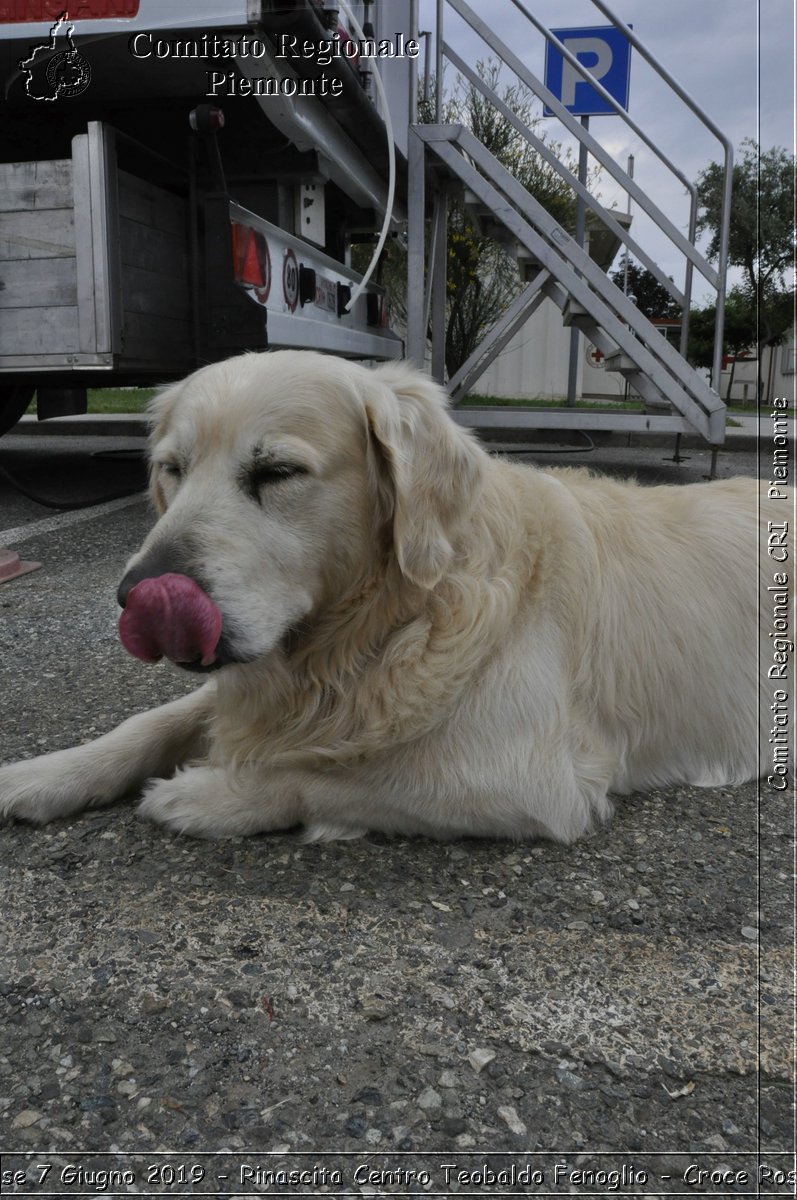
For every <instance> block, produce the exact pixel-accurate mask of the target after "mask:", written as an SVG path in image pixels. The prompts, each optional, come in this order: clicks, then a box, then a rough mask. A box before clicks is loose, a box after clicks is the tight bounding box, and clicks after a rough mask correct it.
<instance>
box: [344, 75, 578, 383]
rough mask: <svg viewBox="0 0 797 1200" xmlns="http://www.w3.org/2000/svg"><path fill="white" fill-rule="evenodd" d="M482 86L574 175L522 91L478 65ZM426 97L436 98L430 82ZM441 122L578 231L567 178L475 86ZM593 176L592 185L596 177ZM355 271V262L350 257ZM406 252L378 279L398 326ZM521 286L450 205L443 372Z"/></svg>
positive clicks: (460, 92)
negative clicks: (466, 133)
mask: <svg viewBox="0 0 797 1200" xmlns="http://www.w3.org/2000/svg"><path fill="white" fill-rule="evenodd" d="M477 70H478V73H479V75H480V76H481V78H482V79H483V80H484V81H485V83H486V84H487V85H488V86H489V87H490V88H492V89H493V90H494V91H495V92H496V93H497V94H499V95H500V97H501V99H502V100H503V102H504V103H505V104H506V105H507V106H508V107H509V108H510V109H511V110H512V111H513V112H514V113H515V114H516V115H517V116H518V117H519V119H520V120H521V121H522V122H523V123H524V124H525V125H527V126H528V127H529V128H530V129H532V130H533V132H534V133H535V134H536V136H537V137H538V138H540V140H541V141H544V142H545V144H546V146H547V147H548V148H549V149H550V150H551V152H552V153H553V154H555V155H556V157H557V158H559V159H560V161H561V162H562V163H564V165H565V167H566V168H567V170H568V171H571V172H572V173H573V174H576V172H577V170H578V164H577V162H576V160H575V158H574V157H573V155H572V154H571V152H570V151H569V150H565V149H563V147H562V146H561V144H560V143H559V142H555V141H553V140H551V139H549V138H548V137H547V136H546V134H545V131H544V130H542V129H541V126H542V118H541V117H539V116H537V115H535V110H534V104H535V101H534V99H533V97H532V95H531V93H530V92H528V91H527V90H526V89H525V88H524V87H523V86H522V85H520V84H514V85H508V86H504V87H503V88H502V87H501V85H500V80H499V73H500V72H499V67H498V65H497V64H495V63H487V64H485V63H478V64H477ZM430 93H431V95H432V96H434V81H432V88H431V89H430ZM418 119H419V121H420V122H421V123H422V124H429V123H432V122H434V121H435V113H434V104H433V102H432V101H431V100H426V101H424V99H423V97H420V98H419V103H418ZM442 120H443V122H444V123H446V124H448V123H451V124H461V125H465V126H466V127H467V128H468V129H470V130H471V131H472V133H473V134H474V135H475V136H476V137H477V138H479V140H480V141H481V142H482V143H483V144H484V145H485V146H486V148H487V149H488V150H489V151H490V152H491V153H492V154H493V155H494V156H495V157H496V158H497V159H498V161H499V162H500V163H501V164H502V165H503V166H505V167H506V168H507V169H508V170H509V171H511V172H512V174H513V175H514V176H515V178H516V179H518V180H519V181H520V182H521V183H522V184H523V186H524V187H525V188H527V190H528V191H529V192H530V193H531V195H532V196H534V198H535V199H536V200H538V201H539V203H540V204H542V205H543V207H544V208H545V209H546V210H547V211H548V212H549V213H551V215H552V216H553V217H554V218H555V219H556V220H557V221H558V222H559V223H560V224H561V225H563V226H564V227H565V228H566V229H567V230H568V231H569V232H571V233H572V232H573V230H574V226H575V209H576V205H575V196H574V193H573V190H572V188H571V187H570V184H569V183H568V181H567V177H566V176H562V175H560V174H559V173H558V172H557V171H555V170H554V168H553V167H551V166H550V164H549V163H547V162H546V161H545V159H544V158H543V156H542V155H541V154H540V153H539V151H537V150H536V149H535V148H534V147H533V146H532V145H530V143H529V142H528V141H527V140H526V139H525V138H524V137H523V135H522V134H521V133H519V132H518V131H517V130H516V129H515V128H514V126H513V125H512V124H511V122H509V121H507V120H506V118H505V117H504V116H502V114H501V113H500V112H499V111H498V109H496V108H495V107H494V106H493V104H492V103H491V102H490V101H489V100H488V99H486V98H485V97H484V96H483V95H482V94H481V92H480V91H479V89H478V88H476V87H474V86H472V85H467V86H466V85H465V84H464V82H463V81H462V80H460V81H459V83H458V84H457V85H456V87H455V88H454V89H453V92H451V93H450V94H448V95H447V96H445V98H444V102H443V111H442ZM599 173H600V171H599V169H595V170H594V171H592V172H591V173H590V182H592V181H594V180H595V179H596V178H597V176H598V175H599ZM353 258H354V262H355V265H356V264H357V262H358V261H359V257H358V256H357V255H356V254H355V255H354V256H353ZM405 271H406V254H405V252H404V250H403V248H402V247H401V246H400V244H398V243H393V245H392V246H391V248H390V249H389V251H388V252H387V253H386V254H384V255H383V256H382V260H381V262H380V274H379V278H380V281H381V282H382V283H383V284H385V285H386V286H387V287H388V289H389V291H390V293H391V296H392V304H391V307H392V315H393V318H394V320H397V322H398V323H403V322H404V320H405V319H406V287H405V283H406V277H405ZM521 287H522V279H521V276H520V272H519V270H518V266H517V263H516V262H515V260H514V259H513V258H512V256H511V255H510V254H508V253H507V251H506V249H504V248H503V247H502V246H501V245H500V244H499V243H498V242H497V241H496V240H495V238H494V237H493V236H492V233H491V230H490V229H489V227H488V226H485V227H482V222H481V221H480V219H479V218H478V217H477V216H476V215H475V214H474V213H473V212H472V211H471V210H469V209H468V208H467V207H466V206H465V205H464V204H463V203H462V202H461V201H459V200H452V201H451V202H450V205H449V220H448V263H447V283H446V290H447V314H446V315H447V325H446V369H447V371H448V374H449V376H451V375H453V374H454V373H455V372H456V371H457V370H458V369H459V367H460V366H461V365H462V363H464V362H465V360H466V359H467V358H468V356H469V355H470V354H471V352H472V351H473V350H474V349H475V347H476V346H477V345H478V344H479V342H480V341H481V340H482V338H483V337H484V336H485V334H486V333H487V332H488V331H489V330H490V329H491V328H492V326H493V325H494V324H495V323H496V322H497V321H498V320H499V319H500V317H501V316H502V314H503V313H504V311H505V310H506V308H507V307H508V305H509V304H510V303H511V302H512V300H513V299H514V297H515V296H516V295H517V294H518V292H519V291H520V289H521Z"/></svg>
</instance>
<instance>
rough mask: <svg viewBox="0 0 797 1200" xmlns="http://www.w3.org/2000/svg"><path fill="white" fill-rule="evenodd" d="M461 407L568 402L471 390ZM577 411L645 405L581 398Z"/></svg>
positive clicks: (631, 408) (633, 409) (633, 408)
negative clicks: (479, 392) (479, 393)
mask: <svg viewBox="0 0 797 1200" xmlns="http://www.w3.org/2000/svg"><path fill="white" fill-rule="evenodd" d="M458 407H460V408H548V409H551V408H554V409H555V408H567V402H566V401H565V400H564V399H556V398H553V399H552V398H551V397H549V396H532V397H531V398H529V397H527V396H522V397H521V396H480V395H478V394H477V393H476V392H471V394H470V395H469V396H466V397H465V399H464V400H462V401H461V402H460V404H459V406H458ZM575 408H576V411H591V412H618V411H622V412H644V411H645V406H644V404H642V403H641V402H635V401H630V402H628V403H625V402H618V403H616V404H611V403H603V402H602V401H599V400H579V402H578V403H577V404H576V406H575Z"/></svg>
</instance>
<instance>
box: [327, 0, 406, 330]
mask: <svg viewBox="0 0 797 1200" xmlns="http://www.w3.org/2000/svg"><path fill="white" fill-rule="evenodd" d="M340 6H341V8H342V9H343V11H344V12H345V14H346V17H347V18H348V20H349V21H350V22H351V24H352V26H353V27H354V32H355V33H356V34H357V37H358V38H360V40H361V41H365V40H366V37H365V34H364V33H363V30H362V26H361V25H360V22H359V21H358V20H357V18H356V17H355V15H354V13H353V12H352V10H351V9H350V8H349V5H348V4H347V3H346V0H340ZM372 74H373V76H374V79H375V80H376V88H377V91H378V92H379V99H380V100H381V101H382V114H383V116H384V119H385V130H386V132H387V158H388V182H387V200H386V202H385V219H384V221H383V222H382V232H381V233H380V234H379V241H378V242H377V243H376V249H375V250H374V253H373V255H372V257H371V261H370V263H369V264H368V270H367V271H366V272H365V274H364V275H363V277H362V279H361V280H360V282H359V283H358V284H357V287H356V288H355V289H354V291H353V292H352V296H351V299H350V300H349V303H348V304H347V305H346V308H345V309H344V312H351V308H352V305H353V304H354V302H355V300H358V299H359V298H360V296H361V295H362V294H363V292H364V291H365V289H366V287H367V285H368V280H369V279H370V278H371V276H372V275H373V273H374V268H375V267H376V264H377V262H378V261H379V255H380V254H381V253H382V251H383V249H384V246H385V242H386V240H387V235H388V231H389V229H390V223H391V220H392V218H393V200H394V197H395V194H396V147H395V145H394V143H393V122H392V121H391V119H390V109H389V107H388V103H387V94H386V92H385V85H384V83H383V82H382V76H381V75H380V74H379V71H378V70H377V69H376V66H374V70H373V72H372Z"/></svg>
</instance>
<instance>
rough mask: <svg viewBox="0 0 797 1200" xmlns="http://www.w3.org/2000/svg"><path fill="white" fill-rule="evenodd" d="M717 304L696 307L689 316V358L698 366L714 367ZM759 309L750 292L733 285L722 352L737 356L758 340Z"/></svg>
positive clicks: (729, 295) (726, 316) (726, 305)
mask: <svg viewBox="0 0 797 1200" xmlns="http://www.w3.org/2000/svg"><path fill="white" fill-rule="evenodd" d="M716 315H717V306H716V305H715V304H709V305H707V306H706V307H705V308H697V309H693V310H692V312H691V313H690V315H689V352H688V355H687V357H688V358H689V361H690V362H691V363H694V365H695V366H697V367H711V365H712V363H713V359H714V322H715V320H716ZM756 332H757V330H756V310H755V305H753V304H751V302H750V296H749V293H748V291H747V290H746V289H745V288H743V287H736V288H732V289H731V290H730V292H728V296H727V298H726V301H725V328H724V331H723V338H722V353H723V354H724V355H730V356H732V357H734V358H736V357H737V356H738V355H741V354H743V353H744V352H745V350H749V349H750V347H751V346H754V345H755V342H756Z"/></svg>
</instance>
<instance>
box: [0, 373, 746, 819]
mask: <svg viewBox="0 0 797 1200" xmlns="http://www.w3.org/2000/svg"><path fill="white" fill-rule="evenodd" d="M151 458H152V463H151V487H152V496H153V499H154V503H155V506H156V508H157V510H158V513H159V514H160V517H159V520H158V521H157V523H156V524H155V526H154V528H153V529H152V531H151V533H150V534H149V536H148V537H147V539H146V540H145V542H144V544H143V546H142V548H141V550H140V551H139V552H138V553H137V554H136V555H135V556H134V557H133V558H132V559H131V560H130V562H129V564H128V568H127V572H126V574H125V576H124V579H123V580H122V583H121V586H120V589H119V600H120V603H121V604H122V605H123V613H122V617H121V621H120V632H121V637H122V641H123V642H124V644H125V645H126V647H127V648H128V649H129V650H130V651H131V652H132V653H133V654H136V655H138V657H140V658H142V659H144V660H145V661H157V660H158V659H160V658H168V659H171V660H173V661H175V662H177V663H178V664H179V665H180V666H183V667H186V668H188V669H189V670H193V671H197V672H202V673H203V674H205V675H206V679H205V680H204V682H203V685H202V686H201V687H199V688H198V690H197V691H196V692H194V693H193V694H191V695H190V696H188V697H184V698H182V699H180V700H176V701H174V702H173V703H170V704H166V705H164V706H163V707H162V708H158V709H155V710H153V711H151V712H147V713H142V714H140V715H138V716H133V717H131V718H130V719H129V720H127V721H125V722H124V723H123V724H122V725H121V726H120V727H119V728H118V729H116V730H114V731H113V732H110V733H107V734H105V735H104V736H103V737H100V738H98V739H97V740H96V741H93V742H91V743H89V744H87V745H84V746H80V747H78V748H76V749H71V750H65V751H58V752H56V753H53V754H48V755H45V756H42V757H40V758H35V759H33V760H30V761H27V762H23V763H17V764H15V765H12V766H7V767H5V768H3V769H2V770H0V811H2V812H3V813H4V814H6V815H10V816H13V817H20V818H25V819H28V820H31V821H36V822H46V821H50V820H52V819H53V818H57V817H63V816H65V815H66V814H70V813H75V812H78V811H79V810H81V809H83V808H88V807H93V806H97V805H104V804H108V803H110V802H112V801H114V800H116V799H118V798H120V797H122V796H124V795H126V794H128V793H132V792H135V791H136V790H137V789H140V788H141V786H142V785H143V786H144V795H143V801H142V803H141V807H140V811H141V813H142V814H143V815H144V816H145V817H147V818H150V819H151V820H153V821H156V822H159V823H161V824H163V825H165V826H167V827H168V828H170V829H172V830H175V831H179V832H183V833H188V834H194V835H198V836H205V837H223V836H227V835H238V834H250V833H257V832H261V831H268V830H278V829H284V828H287V827H290V826H295V825H303V826H304V827H305V829H306V831H307V834H308V836H310V837H331V836H353V835H355V834H358V833H361V832H363V831H365V830H380V831H386V832H395V833H405V834H422V835H432V836H435V837H449V836H451V837H456V836H460V835H480V836H497V837H509V838H526V837H536V836H545V837H548V838H555V839H559V840H562V841H570V840H571V839H574V838H577V837H578V836H579V835H580V834H582V833H584V831H585V830H587V829H589V828H590V827H591V826H592V825H594V824H595V823H597V822H600V821H603V820H604V819H605V818H606V817H607V816H608V815H609V813H610V810H611V802H610V799H609V794H610V793H612V792H614V793H628V792H631V791H633V790H642V789H645V788H650V787H661V786H665V785H668V784H693V785H696V786H716V785H722V784H733V783H741V782H742V781H743V780H748V779H751V778H753V777H755V776H757V775H758V774H759V773H760V772H761V771H762V770H765V765H766V752H765V749H764V748H765V747H766V746H767V738H766V735H764V736H763V737H762V738H759V728H758V722H757V712H756V710H757V703H756V699H757V675H758V672H757V661H756V659H757V654H756V623H757V616H756V613H757V586H756V571H755V561H756V525H757V521H756V510H757V485H756V483H755V481H753V480H749V479H736V480H732V481H730V482H714V483H707V484H697V485H691V486H685V487H640V486H636V485H635V484H629V483H618V482H614V481H612V480H609V479H606V478H598V477H594V476H593V475H591V474H590V473H589V472H587V471H583V470H561V471H559V470H553V471H543V470H537V469H535V468H533V467H529V466H525V465H520V464H515V463H511V462H507V461H502V460H500V459H498V458H494V457H490V456H489V455H488V454H487V453H486V452H485V451H484V450H483V449H482V448H481V447H480V445H479V443H478V442H477V441H476V439H475V438H474V437H473V436H472V435H471V434H470V433H468V432H466V431H464V430H462V429H461V428H459V427H458V426H457V425H456V424H455V423H454V422H453V421H452V420H451V418H450V416H449V415H448V413H447V411H446V398H445V395H444V393H443V391H442V390H441V389H440V388H438V387H437V386H436V385H435V384H433V383H431V382H430V381H429V380H428V379H427V378H425V377H424V376H422V375H421V374H419V373H417V372H416V371H414V370H413V369H411V368H410V367H408V366H407V365H405V364H392V365H386V366H380V367H378V368H376V369H369V368H366V367H363V366H360V365H357V364H353V363H351V362H347V361H344V360H342V359H337V358H331V357H325V356H322V355H318V354H314V353H305V352H294V351H277V352H272V353H265V354H247V355H244V356H242V357H239V358H234V359H232V360H230V361H227V362H224V363H220V364H215V365H213V366H209V367H205V368H203V369H202V370H199V371H197V372H196V373H195V374H193V375H191V376H190V377H189V378H188V379H187V380H185V381H184V382H181V383H178V384H176V385H174V386H171V387H168V388H167V389H166V390H165V391H164V392H163V393H162V394H161V395H160V396H159V397H158V398H157V399H156V400H155V402H154V405H153V433H152V439H151ZM762 507H763V506H762ZM762 710H763V711H764V712H766V705H765V704H764V705H762ZM765 724H766V722H765Z"/></svg>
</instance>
